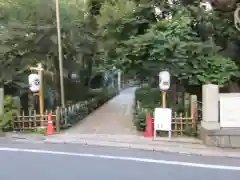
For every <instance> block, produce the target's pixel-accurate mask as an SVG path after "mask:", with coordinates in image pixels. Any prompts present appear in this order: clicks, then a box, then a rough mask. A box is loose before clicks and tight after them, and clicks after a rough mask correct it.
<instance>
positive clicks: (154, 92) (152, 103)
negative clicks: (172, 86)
mask: <svg viewBox="0 0 240 180" xmlns="http://www.w3.org/2000/svg"><path fill="white" fill-rule="evenodd" d="M135 100H136V102H137V101H139V102H140V103H141V105H142V107H143V108H151V109H152V108H155V107H156V106H161V101H162V95H161V91H160V90H159V89H158V88H149V87H143V88H139V89H137V90H136V93H135Z"/></svg>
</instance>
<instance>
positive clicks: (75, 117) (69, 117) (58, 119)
mask: <svg viewBox="0 0 240 180" xmlns="http://www.w3.org/2000/svg"><path fill="white" fill-rule="evenodd" d="M90 103H91V102H90ZM88 105H89V102H86V101H84V102H78V103H76V104H73V105H69V106H67V107H65V108H61V107H57V109H56V110H54V111H46V112H45V113H44V114H42V115H40V114H37V113H36V111H29V112H28V114H24V113H23V114H18V115H16V116H15V117H14V119H13V122H12V127H13V130H14V131H21V132H23V131H38V130H39V129H45V128H46V127H47V123H48V114H49V113H50V112H52V121H53V124H54V127H55V129H56V131H57V132H59V131H60V129H64V128H67V127H69V126H72V125H73V124H74V123H76V122H78V121H79V120H81V119H83V118H84V117H86V116H87V115H88V113H89V112H88V110H89V108H88Z"/></svg>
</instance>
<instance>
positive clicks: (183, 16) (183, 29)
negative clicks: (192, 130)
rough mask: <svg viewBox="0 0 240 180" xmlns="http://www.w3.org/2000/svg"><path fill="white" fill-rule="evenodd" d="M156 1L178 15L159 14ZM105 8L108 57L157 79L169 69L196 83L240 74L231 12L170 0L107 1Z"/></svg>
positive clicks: (103, 29) (129, 70) (103, 28)
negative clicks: (211, 9)
mask: <svg viewBox="0 0 240 180" xmlns="http://www.w3.org/2000/svg"><path fill="white" fill-rule="evenodd" d="M186 4H187V5H186ZM153 5H156V6H158V7H159V8H160V9H161V10H162V11H163V12H165V16H166V14H171V15H172V19H170V20H169V19H166V18H163V17H156V18H155V16H154V13H153V11H154V9H153ZM100 12H101V14H100V15H99V17H98V18H97V19H98V22H99V24H100V27H99V32H100V34H101V36H102V38H103V42H104V43H103V48H104V58H103V59H105V60H106V61H107V62H108V63H109V64H112V63H114V64H115V65H116V66H118V67H120V68H122V69H123V70H125V72H127V73H130V74H132V76H135V75H136V74H137V75H139V77H140V78H141V77H142V78H144V77H148V78H151V77H154V76H156V74H157V73H158V72H159V70H163V69H167V70H169V71H170V72H171V74H172V75H173V77H175V78H177V80H178V81H180V82H181V83H182V84H190V85H201V84H204V83H215V84H219V85H224V84H225V83H226V82H228V81H229V80H230V79H232V80H236V77H239V63H238V62H236V54H237V53H238V52H237V51H236V49H235V50H234V49H233V48H232V49H231V50H232V51H229V48H231V47H230V44H233V45H234V46H237V43H238V39H239V32H238V31H237V30H236V29H235V27H234V25H233V21H232V17H230V18H229V16H231V15H229V14H224V13H222V12H219V11H213V12H211V13H209V12H205V11H204V10H203V9H202V8H200V7H199V1H192V2H190V3H189V1H179V2H178V3H177V4H175V5H173V6H172V7H170V6H169V4H168V3H167V1H147V0H145V1H133V0H121V1H114V2H112V1H111V0H105V1H104V3H103V4H102V6H101V10H100ZM233 55H235V57H234V56H233ZM237 56H238V54H237Z"/></svg>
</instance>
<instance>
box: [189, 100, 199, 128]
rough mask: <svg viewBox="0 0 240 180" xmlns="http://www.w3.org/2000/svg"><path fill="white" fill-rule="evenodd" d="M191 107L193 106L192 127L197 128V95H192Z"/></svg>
mask: <svg viewBox="0 0 240 180" xmlns="http://www.w3.org/2000/svg"><path fill="white" fill-rule="evenodd" d="M190 101H191V102H190V106H191V107H190V108H191V118H192V128H193V129H195V126H196V118H197V113H198V112H197V96H196V95H191V96H190Z"/></svg>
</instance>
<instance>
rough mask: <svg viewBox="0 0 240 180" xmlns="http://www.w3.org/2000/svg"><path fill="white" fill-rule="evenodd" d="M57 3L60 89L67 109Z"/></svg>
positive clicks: (57, 0) (57, 3)
mask: <svg viewBox="0 0 240 180" xmlns="http://www.w3.org/2000/svg"><path fill="white" fill-rule="evenodd" d="M55 3H56V21H57V37H58V58H59V71H60V73H59V76H60V89H61V105H62V107H65V97H64V78H63V59H62V57H63V56H62V41H61V26H60V14H59V0H56V1H55Z"/></svg>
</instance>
